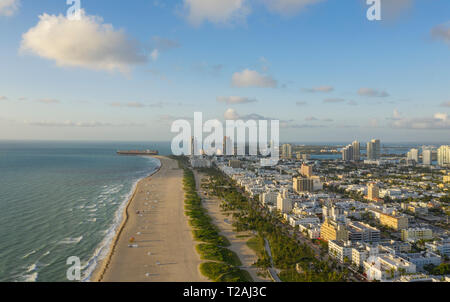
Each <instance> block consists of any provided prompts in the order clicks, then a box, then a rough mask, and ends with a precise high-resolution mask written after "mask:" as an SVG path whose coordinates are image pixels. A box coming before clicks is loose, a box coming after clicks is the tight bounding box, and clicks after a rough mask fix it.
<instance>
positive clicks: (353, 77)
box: [0, 0, 450, 143]
mask: <svg viewBox="0 0 450 302" xmlns="http://www.w3.org/2000/svg"><path fill="white" fill-rule="evenodd" d="M130 2H131V1H106V0H96V1H92V0H82V1H81V7H82V9H83V14H82V18H81V20H80V21H70V20H68V19H67V18H66V17H65V16H66V11H67V9H68V6H67V5H66V1H65V0H40V1H38V2H37V1H31V0H0V45H1V46H0V140H11V139H12V140H82V141H92V140H101V141H170V140H171V139H172V137H174V136H175V134H172V133H170V125H171V122H172V121H174V120H175V119H192V118H193V115H194V112H195V111H202V112H203V114H204V118H205V119H213V118H218V119H220V120H224V119H225V118H228V119H236V118H243V119H246V118H252V119H258V118H259V119H279V120H280V122H281V129H280V141H282V142H298V143H302V142H309V143H312V142H330V143H331V142H333V143H334V142H339V143H344V142H348V143H351V142H352V141H353V140H355V139H356V140H359V141H361V142H367V141H369V140H370V139H373V138H379V139H381V142H382V143H383V142H386V143H391V142H394V143H395V142H405V143H446V142H449V141H450V131H449V130H450V116H449V110H450V15H449V13H448V12H449V11H450V2H449V1H448V0H435V1H427V0H399V1H388V0H382V12H383V13H382V16H383V21H375V22H370V21H368V20H367V19H366V10H367V8H368V6H367V5H366V4H365V1H363V0H354V1H341V0H278V1H266V0H209V1H205V0H174V1H159V0H155V1H144V0H135V1H132V2H131V3H130Z"/></svg>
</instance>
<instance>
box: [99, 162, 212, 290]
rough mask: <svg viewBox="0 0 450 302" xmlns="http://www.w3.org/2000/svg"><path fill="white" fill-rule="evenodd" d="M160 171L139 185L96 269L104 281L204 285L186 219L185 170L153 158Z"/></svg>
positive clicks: (205, 279)
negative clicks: (100, 263)
mask: <svg viewBox="0 0 450 302" xmlns="http://www.w3.org/2000/svg"><path fill="white" fill-rule="evenodd" d="M156 158H158V159H159V160H160V161H161V164H162V167H161V169H160V170H159V172H157V173H156V174H154V175H153V176H151V177H148V178H145V179H143V180H141V181H140V182H139V184H138V185H137V188H136V192H135V195H134V197H133V198H132V200H131V201H130V204H129V206H128V209H127V213H128V219H127V221H126V223H125V224H124V226H123V229H122V231H121V232H120V234H119V235H118V237H117V238H116V241H115V245H114V247H113V249H112V250H111V253H110V256H109V257H108V258H107V259H105V260H104V264H103V269H102V268H100V269H99V273H98V277H97V280H98V281H103V282H202V281H208V280H207V278H206V277H204V276H202V275H201V273H200V271H199V265H200V263H202V260H200V257H199V255H198V254H197V253H196V251H195V241H194V240H193V237H192V233H191V228H190V226H189V224H188V219H187V217H186V216H185V215H184V191H183V184H182V180H183V170H181V169H179V168H178V163H177V161H175V160H173V159H169V158H167V157H163V156H158V157H156ZM131 238H134V240H130V239H131Z"/></svg>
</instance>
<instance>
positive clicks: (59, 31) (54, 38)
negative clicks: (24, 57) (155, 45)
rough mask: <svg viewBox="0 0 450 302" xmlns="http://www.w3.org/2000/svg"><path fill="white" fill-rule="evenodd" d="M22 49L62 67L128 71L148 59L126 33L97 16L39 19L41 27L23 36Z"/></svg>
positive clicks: (48, 16) (38, 25)
mask: <svg viewBox="0 0 450 302" xmlns="http://www.w3.org/2000/svg"><path fill="white" fill-rule="evenodd" d="M21 50H22V51H26V52H30V53H32V54H35V55H38V56H40V57H43V58H46V59H49V60H54V61H55V62H56V64H57V65H58V66H70V67H83V68H88V69H94V70H110V71H112V70H116V69H117V70H119V71H121V72H128V71H129V69H130V66H132V65H137V64H143V63H145V62H146V61H147V59H148V56H147V55H144V54H142V53H141V51H142V48H141V46H140V44H139V43H138V42H137V41H135V40H133V39H131V38H130V37H128V36H127V35H126V34H125V32H124V31H123V30H115V29H114V27H113V26H112V25H111V24H104V23H103V19H102V18H100V17H97V16H87V15H86V14H85V13H84V11H82V13H81V20H69V19H67V18H66V17H65V16H63V15H59V16H56V15H48V14H43V15H41V16H39V22H38V24H37V25H36V26H35V27H33V28H31V29H29V30H28V32H26V33H25V34H23V35H22V44H21Z"/></svg>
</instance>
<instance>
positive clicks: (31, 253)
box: [22, 250, 36, 259]
mask: <svg viewBox="0 0 450 302" xmlns="http://www.w3.org/2000/svg"><path fill="white" fill-rule="evenodd" d="M34 253H36V250H32V251H31V252H29V253H28V254H26V255H25V256H23V257H22V259H25V258H28V257H29V256H31V255H33V254H34Z"/></svg>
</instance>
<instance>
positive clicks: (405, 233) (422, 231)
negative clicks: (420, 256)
mask: <svg viewBox="0 0 450 302" xmlns="http://www.w3.org/2000/svg"><path fill="white" fill-rule="evenodd" d="M432 238H433V231H432V230H431V229H427V228H409V229H405V230H402V240H403V241H409V242H416V241H418V240H421V239H424V240H429V239H432Z"/></svg>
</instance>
